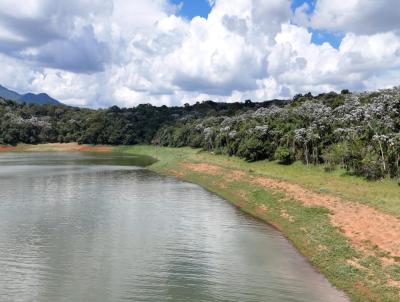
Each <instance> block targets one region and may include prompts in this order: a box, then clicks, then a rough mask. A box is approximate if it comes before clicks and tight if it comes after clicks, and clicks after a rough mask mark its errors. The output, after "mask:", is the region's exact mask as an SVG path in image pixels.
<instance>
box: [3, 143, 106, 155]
mask: <svg viewBox="0 0 400 302" xmlns="http://www.w3.org/2000/svg"><path fill="white" fill-rule="evenodd" d="M112 151H113V147H111V146H106V145H79V144H78V143H64V144H63V143H49V144H38V145H28V144H18V145H16V146H9V145H0V152H99V153H110V152H112Z"/></svg>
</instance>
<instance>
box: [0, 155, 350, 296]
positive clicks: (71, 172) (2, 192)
mask: <svg viewBox="0 0 400 302" xmlns="http://www.w3.org/2000/svg"><path fill="white" fill-rule="evenodd" d="M144 161H147V159H146V160H144ZM141 162H143V160H141V159H139V158H136V159H133V161H132V158H126V157H123V158H121V157H118V156H105V155H91V154H81V153H68V154H65V153H20V154H17V153H13V154H11V153H4V154H0V301H2V302H3V301H4V302H7V301H46V302H47V301H52V302H54V301H68V302H69V301H96V302H97V301H151V302H157V301H212V302H216V301H237V302H247V301H257V302H258V301H260V302H261V301H271V302H280V301H296V302H297V301H304V302H314V301H321V302H331V301H332V302H333V301H334V302H340V301H347V299H346V298H345V297H344V296H343V295H342V294H341V293H340V292H338V291H336V290H335V289H333V288H332V287H331V286H330V285H329V283H328V282H327V281H326V280H325V279H324V278H323V277H322V276H321V275H320V274H318V273H316V272H315V271H314V270H313V269H312V268H311V267H310V265H309V264H308V263H307V262H306V261H305V259H304V258H303V257H302V256H300V255H299V253H298V252H296V250H295V249H294V248H293V247H292V246H291V245H290V244H289V243H288V241H287V240H286V239H285V238H284V237H283V236H282V235H281V234H280V233H279V232H277V231H276V230H274V229H273V228H271V227H269V226H268V225H265V224H264V223H261V222H260V221H257V220H255V219H252V218H251V217H249V216H247V215H245V214H243V213H241V212H240V211H238V210H237V209H235V208H234V207H233V206H231V205H230V204H229V203H227V202H226V201H224V200H222V199H220V198H218V197H217V196H215V195H213V194H211V193H208V192H207V191H205V190H204V189H202V188H200V187H198V186H196V185H193V184H189V183H184V182H181V181H178V180H176V179H174V178H170V177H165V176H161V175H157V174H155V173H153V172H150V171H147V170H144V169H143V168H139V167H132V166H127V164H129V163H130V164H132V163H133V164H140V163H141Z"/></svg>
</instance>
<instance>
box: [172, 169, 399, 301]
mask: <svg viewBox="0 0 400 302" xmlns="http://www.w3.org/2000/svg"><path fill="white" fill-rule="evenodd" d="M165 172H167V173H169V174H173V175H175V176H177V177H179V178H182V179H185V180H189V181H193V182H196V183H199V184H201V185H203V186H205V187H206V188H207V189H210V190H212V191H214V192H216V193H222V194H221V195H222V196H223V197H226V198H227V199H228V200H230V201H231V202H233V203H234V204H235V205H237V206H238V207H240V208H243V209H244V210H245V211H246V212H249V213H250V214H253V215H254V216H257V217H260V218H262V219H264V220H266V221H267V222H269V223H271V224H273V225H275V226H276V227H278V228H279V229H280V230H282V232H283V233H284V234H285V235H287V236H288V237H289V239H291V240H292V241H293V242H294V244H295V245H296V246H297V247H298V248H299V249H300V251H302V252H303V253H304V254H305V255H306V256H307V257H309V258H310V260H311V262H312V263H313V264H314V265H315V266H316V267H317V268H319V269H320V270H321V271H322V272H323V273H324V274H325V275H326V276H327V277H328V278H329V279H330V281H331V282H332V283H333V284H334V285H336V286H338V287H339V288H341V289H344V290H345V291H346V292H347V293H348V294H349V295H350V296H351V297H352V298H353V300H354V301H400V220H399V219H398V218H396V217H394V216H391V215H389V214H385V213H382V212H379V211H378V210H376V209H374V208H372V207H370V206H367V205H363V204H360V203H357V202H350V201H346V200H342V199H340V198H338V197H336V196H331V195H329V194H326V193H320V192H314V191H312V190H309V189H306V188H304V187H302V186H300V185H298V184H294V183H289V182H286V181H281V180H278V179H273V178H268V177H265V176H261V175H257V174H256V173H252V171H246V170H235V169H228V168H225V167H223V166H219V165H214V164H210V163H204V162H192V161H182V162H180V163H179V164H178V165H177V166H175V167H173V168H169V169H167V170H166V171H165ZM259 190H265V192H269V193H271V194H275V195H276V194H278V195H279V194H282V196H281V197H279V198H278V199H277V200H279V201H278V203H279V210H278V212H279V215H278V217H277V216H276V215H275V216H274V215H273V213H272V212H273V209H272V208H273V207H276V205H275V204H272V203H271V202H269V201H268V197H265V198H264V199H265V202H264V200H263V197H262V196H263V195H262V194H258V193H257V192H258V191H259ZM224 192H225V194H224ZM255 194H258V195H257V196H258V197H257V198H256V199H254V198H253V197H252V196H254V195H255ZM266 194H267V193H266ZM265 196H267V195H265ZM269 200H272V199H271V198H270V199H269ZM289 201H292V202H295V203H297V204H299V205H301V206H302V207H303V208H305V209H306V210H305V211H307V209H317V208H322V209H326V216H327V221H326V222H325V224H324V223H322V224H318V225H317V224H316V225H315V226H313V225H312V223H311V220H312V219H313V218H312V216H310V218H309V220H310V223H309V224H308V223H307V221H305V223H304V224H303V225H301V224H300V223H298V221H300V220H301V215H300V214H299V213H297V212H296V211H294V210H293V206H292V204H291V203H289ZM299 209H300V208H299ZM299 211H301V210H298V212H299ZM269 212H271V213H269ZM316 213H318V211H316ZM296 215H297V216H296ZM296 228H299V229H300V230H296ZM310 228H314V229H312V230H310ZM318 228H320V230H319V229H318ZM329 228H332V230H330V232H331V233H327V232H326V229H329ZM301 232H303V234H301ZM318 233H320V234H318ZM302 236H303V237H304V238H306V239H302V238H301V237H302ZM335 236H340V237H341V238H344V241H346V243H347V244H348V245H349V247H344V243H343V242H341V243H340V244H341V245H342V246H340V247H339V245H340V244H339V243H336V242H334V240H336V239H333V238H336V237H335ZM330 237H331V238H332V240H331V239H330ZM338 238H339V237H338ZM330 241H331V242H330ZM338 242H340V240H339V239H338ZM329 261H332V263H331V264H329V263H328V262H329ZM335 266H336V267H335ZM340 279H341V280H340ZM347 283H348V286H347V285H346V284H347Z"/></svg>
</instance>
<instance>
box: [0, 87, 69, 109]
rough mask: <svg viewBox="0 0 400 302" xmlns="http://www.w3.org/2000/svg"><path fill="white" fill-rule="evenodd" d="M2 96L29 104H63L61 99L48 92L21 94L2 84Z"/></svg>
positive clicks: (0, 90)
mask: <svg viewBox="0 0 400 302" xmlns="http://www.w3.org/2000/svg"><path fill="white" fill-rule="evenodd" d="M0 97H2V98H5V99H8V100H13V101H17V102H22V103H28V104H52V105H59V104H61V103H60V102H59V101H57V100H55V99H53V98H52V97H50V96H49V95H48V94H46V93H39V94H34V93H26V94H22V95H21V94H19V93H17V92H15V91H12V90H10V89H7V88H5V87H3V86H1V85H0Z"/></svg>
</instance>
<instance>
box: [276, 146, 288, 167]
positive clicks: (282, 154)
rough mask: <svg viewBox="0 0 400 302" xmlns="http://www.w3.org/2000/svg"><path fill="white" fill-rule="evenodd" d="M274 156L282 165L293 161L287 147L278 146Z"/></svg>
mask: <svg viewBox="0 0 400 302" xmlns="http://www.w3.org/2000/svg"><path fill="white" fill-rule="evenodd" d="M274 158H275V159H276V160H277V161H278V162H279V163H280V164H282V165H290V164H291V163H292V162H293V156H292V153H291V152H290V150H289V148H288V147H284V146H279V147H278V148H277V149H276V151H275V154H274Z"/></svg>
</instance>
